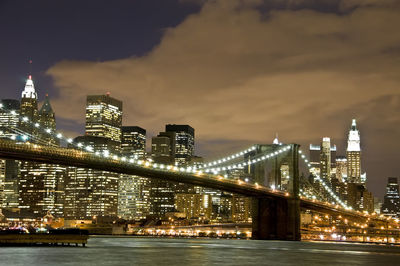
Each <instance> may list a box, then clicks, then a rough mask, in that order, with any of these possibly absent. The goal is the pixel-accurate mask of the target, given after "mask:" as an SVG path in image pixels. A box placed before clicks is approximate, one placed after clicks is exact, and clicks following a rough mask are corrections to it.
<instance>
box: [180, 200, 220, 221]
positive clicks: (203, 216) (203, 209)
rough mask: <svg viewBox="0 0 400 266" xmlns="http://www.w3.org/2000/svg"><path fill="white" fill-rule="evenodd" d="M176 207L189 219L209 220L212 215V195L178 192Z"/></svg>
mask: <svg viewBox="0 0 400 266" xmlns="http://www.w3.org/2000/svg"><path fill="white" fill-rule="evenodd" d="M175 208H176V210H177V211H179V212H182V213H184V214H185V215H186V218H188V219H194V218H196V219H197V220H198V221H208V220H210V219H211V215H212V200H211V195H207V194H204V195H200V194H195V193H178V194H176V197H175Z"/></svg>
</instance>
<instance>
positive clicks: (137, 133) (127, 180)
mask: <svg viewBox="0 0 400 266" xmlns="http://www.w3.org/2000/svg"><path fill="white" fill-rule="evenodd" d="M121 152H122V154H123V155H124V156H126V157H128V158H134V157H136V158H140V159H144V158H145V156H146V130H145V129H143V128H141V127H137V126H124V127H122V142H121ZM149 214H150V180H149V179H148V178H145V177H140V176H135V175H125V174H121V175H120V177H119V185H118V216H119V217H121V218H123V219H126V220H142V219H145V218H146V217H147V216H148V215H149Z"/></svg>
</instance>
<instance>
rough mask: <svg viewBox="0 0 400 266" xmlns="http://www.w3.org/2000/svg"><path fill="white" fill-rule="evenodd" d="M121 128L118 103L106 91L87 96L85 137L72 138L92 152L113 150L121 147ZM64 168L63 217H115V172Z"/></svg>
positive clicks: (116, 194) (116, 203)
mask: <svg viewBox="0 0 400 266" xmlns="http://www.w3.org/2000/svg"><path fill="white" fill-rule="evenodd" d="M121 127H122V102H121V101H120V100H117V99H114V98H112V97H110V95H109V94H107V95H89V96H87V99H86V127H85V128H86V132H85V136H80V137H77V138H75V142H77V143H82V144H83V145H85V146H89V147H91V148H92V150H93V151H94V152H100V153H104V152H108V153H111V154H112V153H117V152H119V151H120V148H121V139H122V138H121V135H122V134H121ZM67 171H68V173H67V181H66V200H65V201H66V204H65V208H66V211H65V212H66V218H67V219H90V218H92V217H93V216H111V217H116V216H117V213H118V179H119V174H116V173H111V172H107V171H98V170H93V169H85V168H76V167H68V169H67Z"/></svg>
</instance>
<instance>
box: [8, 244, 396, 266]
mask: <svg viewBox="0 0 400 266" xmlns="http://www.w3.org/2000/svg"><path fill="white" fill-rule="evenodd" d="M0 265H7V266H12V265H56V266H58V265H74V266H75V265H77V266H78V265H97V266H100V265H169V266H175V265H400V247H397V246H384V245H371V244H369V245H367V244H345V243H326V242H323V243H322V242H286V241H257V240H226V239H183V238H139V237H136V238H135V237H91V238H90V239H89V242H88V245H87V246H86V247H0Z"/></svg>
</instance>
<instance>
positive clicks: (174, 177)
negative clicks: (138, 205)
mask: <svg viewBox="0 0 400 266" xmlns="http://www.w3.org/2000/svg"><path fill="white" fill-rule="evenodd" d="M0 158H4V159H15V160H22V161H33V162H38V163H48V164H59V165H64V166H74V167H82V168H91V169H96V170H102V171H110V172H115V173H121V174H129V175H137V176H142V177H148V178H157V179H162V180H165V181H172V182H180V183H187V184H192V185H196V186H202V187H208V188H213V189H218V190H222V191H226V192H231V193H236V194H240V195H243V196H247V197H252V198H258V199H263V200H267V201H268V199H270V200H272V201H274V200H275V201H276V200H278V201H279V200H284V201H285V200H289V201H290V200H291V199H293V200H295V201H297V202H299V205H300V206H299V207H300V208H302V209H309V210H313V211H318V212H322V213H329V214H332V215H342V216H348V217H351V218H358V219H367V218H368V217H366V216H365V215H364V214H361V213H359V212H355V211H349V210H345V209H343V208H339V207H338V206H334V205H332V204H329V203H323V202H318V201H312V200H308V199H304V198H298V197H292V196H291V195H289V194H288V193H285V192H282V191H277V190H272V189H269V188H267V187H264V186H261V185H256V184H249V183H246V182H243V181H237V180H230V179H225V178H223V177H221V176H215V175H208V174H205V173H202V174H199V173H189V172H186V171H179V170H178V171H173V170H163V169H159V168H157V169H156V168H153V167H151V166H149V167H146V166H144V165H143V166H142V165H138V164H135V163H130V162H128V161H125V162H124V161H122V160H119V159H113V158H111V157H108V158H104V157H101V156H96V155H94V154H93V153H89V152H85V151H81V150H75V149H69V148H61V147H51V146H41V145H37V144H32V143H16V142H15V141H11V140H6V139H0ZM372 219H378V218H372ZM378 220H381V221H383V220H382V219H378Z"/></svg>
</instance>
